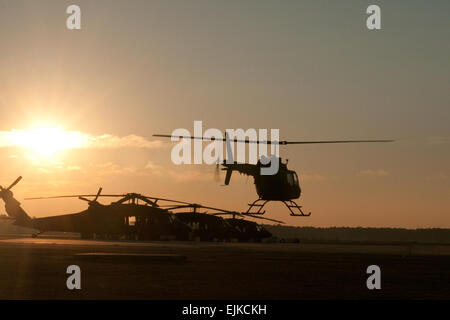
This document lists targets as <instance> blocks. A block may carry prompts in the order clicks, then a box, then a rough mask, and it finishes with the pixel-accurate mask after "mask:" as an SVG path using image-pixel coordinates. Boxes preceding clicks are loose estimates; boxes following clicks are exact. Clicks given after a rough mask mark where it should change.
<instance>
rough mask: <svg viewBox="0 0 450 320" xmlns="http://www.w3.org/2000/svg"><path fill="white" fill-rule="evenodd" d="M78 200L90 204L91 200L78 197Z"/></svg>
mask: <svg viewBox="0 0 450 320" xmlns="http://www.w3.org/2000/svg"><path fill="white" fill-rule="evenodd" d="M78 199H80V200H84V201H87V202H91V200H89V199H87V198H85V197H78Z"/></svg>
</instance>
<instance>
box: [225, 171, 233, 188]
mask: <svg viewBox="0 0 450 320" xmlns="http://www.w3.org/2000/svg"><path fill="white" fill-rule="evenodd" d="M232 173H233V169H232V168H228V169H227V175H226V176H225V185H226V186H227V185H229V184H230V179H231V174H232Z"/></svg>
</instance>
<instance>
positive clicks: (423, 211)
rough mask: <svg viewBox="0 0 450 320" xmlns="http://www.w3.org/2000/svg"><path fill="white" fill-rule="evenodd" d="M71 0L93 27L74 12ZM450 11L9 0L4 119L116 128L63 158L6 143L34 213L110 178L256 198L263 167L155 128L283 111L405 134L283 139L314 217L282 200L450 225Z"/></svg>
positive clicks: (294, 118)
mask: <svg viewBox="0 0 450 320" xmlns="http://www.w3.org/2000/svg"><path fill="white" fill-rule="evenodd" d="M71 4H77V5H79V6H80V7H81V30H72V31H71V30H68V29H67V28H66V19H67V17H68V15H67V14H66V13H65V11H66V8H67V6H69V5H71ZM369 4H378V5H379V6H380V7H381V14H382V30H380V31H369V30H368V29H367V28H366V23H365V20H366V18H367V14H366V13H365V12H366V8H367V6H368V5H369ZM449 16H450V2H449V1H448V0H442V1H437V0H435V1H425V0H423V1H412V0H408V1H406V0H405V1H400V0H397V1H376V0H373V1H359V0H358V1H356V0H355V1H317V0H314V1H313V0H308V1H301V0H296V1H288V0H284V1H263V0H252V1H250V0H246V1H244V0H241V1H207V0H203V1H192V0H183V1H181V0H180V1H173V0H170V1H167V0H164V1H150V0H148V1H146V0H145V1H136V0H131V1H112V0H109V1H101V0H95V1H74V0H73V1H62V0H54V1H51V0H46V1H33V0H29V1H23V0H0V49H1V50H0V111H1V113H0V114H1V118H0V119H1V122H0V133H1V132H3V133H4V134H7V133H8V132H11V130H12V129H17V130H27V129H28V128H30V127H31V126H50V127H52V126H58V125H59V126H62V127H63V128H64V129H65V130H68V131H77V132H82V133H85V134H87V135H89V136H90V137H92V138H93V139H97V138H98V139H100V138H99V137H102V136H103V135H105V134H110V135H111V136H108V138H107V139H109V140H108V143H107V145H106V146H105V145H102V146H101V147H88V148H83V149H75V150H68V151H61V152H59V153H56V154H54V155H52V156H50V157H37V156H36V155H33V153H32V151H30V150H27V149H26V148H23V147H17V146H9V145H7V144H5V145H2V144H0V159H1V163H2V165H1V168H2V169H1V170H0V183H1V184H2V185H7V184H9V183H10V182H12V181H13V180H14V179H15V178H16V177H17V176H19V175H22V176H23V177H24V179H23V181H21V182H20V184H19V185H17V186H16V187H15V188H14V192H15V195H16V196H17V198H18V199H19V200H20V201H21V202H22V204H23V207H24V208H25V209H26V210H27V211H28V213H29V214H30V215H32V216H46V215H53V214H57V213H65V212H71V211H74V210H81V209H83V208H84V207H85V203H84V202H81V201H79V200H76V199H74V200H69V201H52V202H50V201H42V202H31V201H22V199H23V198H24V197H26V196H35V195H53V194H60V193H63V194H67V193H79V192H82V193H85V192H94V193H95V192H96V190H97V189H98V187H99V186H102V187H103V188H104V190H105V192H108V193H109V192H121V193H122V192H132V191H135V192H141V193H145V194H148V195H154V196H163V197H168V198H174V199H179V200H187V201H195V202H199V203H202V204H205V205H214V206H219V207H224V208H230V209H237V210H244V209H246V204H247V203H248V202H251V201H253V200H254V199H256V197H257V196H256V192H255V189H254V186H253V181H252V179H251V178H249V179H248V181H247V178H246V177H244V176H239V175H238V174H234V175H233V177H232V181H231V185H230V186H228V187H222V186H220V184H221V183H220V184H219V183H216V182H214V180H213V173H214V168H213V167H212V166H205V165H201V166H200V165H197V166H194V165H186V166H182V167H177V166H175V165H173V164H172V163H171V160H170V151H171V147H172V146H173V145H172V144H170V143H168V142H166V143H164V144H158V143H151V141H154V140H155V139H153V138H152V137H151V136H152V134H153V133H171V132H172V130H174V129H176V128H187V129H189V130H191V131H192V130H193V128H192V127H193V121H194V120H202V121H203V124H204V127H205V129H206V128H219V129H226V128H279V129H280V137H281V139H284V140H302V139H306V140H312V139H318V140H323V139H377V138H379V139H384V138H387V139H396V140H397V141H396V142H395V143H392V144H377V145H376V144H367V145H363V144H359V145H314V146H289V147H281V148H282V149H281V155H282V156H283V157H284V158H288V159H289V167H290V168H293V169H295V170H297V172H298V174H299V177H300V182H301V186H302V189H303V194H302V198H301V199H300V201H299V202H300V203H302V204H303V205H304V208H305V209H306V210H307V211H309V210H311V211H312V216H311V217H309V218H292V217H289V216H288V213H287V210H286V209H285V208H284V207H283V206H282V205H281V204H278V203H274V204H271V205H269V206H268V208H267V211H268V213H267V215H268V217H274V218H278V219H281V220H283V221H285V222H287V223H289V224H295V225H313V226H378V227H380V226H387V227H389V226H392V227H411V228H412V227H447V228H448V227H450V165H449V163H450V125H449V122H450V60H449V57H450V42H449V40H448V39H449V36H450V19H449ZM130 135H134V136H138V137H140V138H136V137H134V138H133V136H132V137H130ZM0 138H1V137H0ZM0 140H1V139H0ZM0 142H1V141H0ZM103 201H106V200H103ZM0 212H2V213H3V212H4V211H3V209H1V210H0Z"/></svg>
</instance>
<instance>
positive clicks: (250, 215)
mask: <svg viewBox="0 0 450 320" xmlns="http://www.w3.org/2000/svg"><path fill="white" fill-rule="evenodd" d="M242 215H243V216H244V217H246V216H248V217H252V218H255V219H262V220H268V221H272V222H278V223H283V224H284V222H283V221H280V220H275V219H271V218H266V217H259V216H257V215H254V214H249V213H247V214H245V213H243V214H242Z"/></svg>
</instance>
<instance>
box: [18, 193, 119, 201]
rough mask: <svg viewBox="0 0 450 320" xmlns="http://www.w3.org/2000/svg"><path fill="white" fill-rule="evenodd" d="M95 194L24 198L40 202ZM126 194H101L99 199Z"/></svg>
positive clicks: (94, 195) (93, 195)
mask: <svg viewBox="0 0 450 320" xmlns="http://www.w3.org/2000/svg"><path fill="white" fill-rule="evenodd" d="M96 196H97V195H96V194H72V195H64V196H49V197H32V198H25V200H41V199H57V198H79V197H96ZM124 196H126V194H101V195H99V197H113V198H117V197H124Z"/></svg>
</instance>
